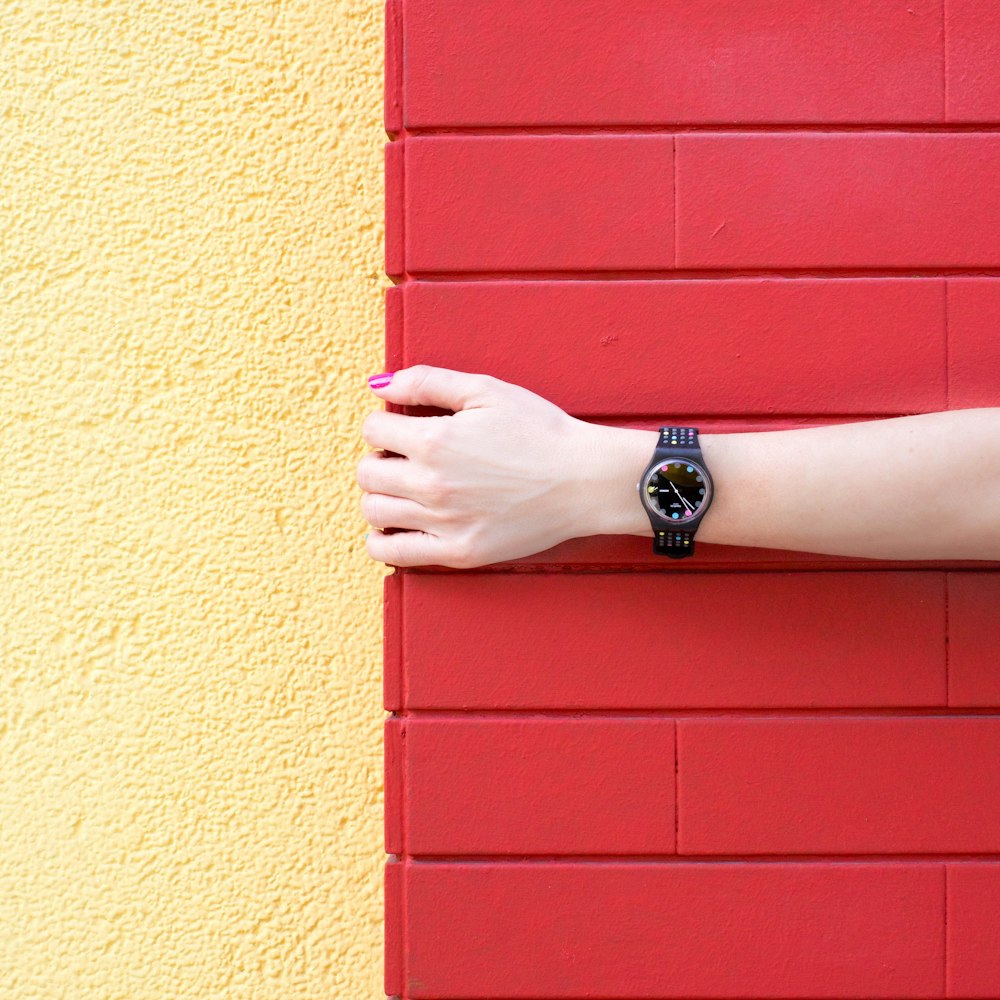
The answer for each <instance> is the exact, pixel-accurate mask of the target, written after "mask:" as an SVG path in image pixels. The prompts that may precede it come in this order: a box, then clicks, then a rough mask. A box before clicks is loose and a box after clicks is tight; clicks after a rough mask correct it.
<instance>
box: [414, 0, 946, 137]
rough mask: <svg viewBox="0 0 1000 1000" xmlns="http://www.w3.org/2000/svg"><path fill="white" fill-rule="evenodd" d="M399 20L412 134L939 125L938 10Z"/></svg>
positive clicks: (594, 12) (834, 3)
mask: <svg viewBox="0 0 1000 1000" xmlns="http://www.w3.org/2000/svg"><path fill="white" fill-rule="evenodd" d="M950 2H951V0H949V3H950ZM405 9H406V16H405V44H406V53H407V74H406V82H405V89H406V123H407V125H408V126H409V127H411V128H413V127H416V126H432V125H486V126H490V125H508V126H509V125H558V124H571V125H572V124H575V125H607V124H612V125H613V124H623V125H636V124H639V125H642V124H656V123H661V122H668V123H669V122H694V123H700V122H719V123H726V124H728V123H733V122H748V123H749V122H779V123H780V122H938V121H941V120H942V109H943V105H944V100H943V73H942V60H943V51H942V41H941V26H942V18H941V2H940V0H907V2H906V3H894V2H893V3H886V2H884V0H831V2H827V3H823V4H807V3H806V4H804V3H790V2H789V0H741V2H740V4H739V6H738V8H737V7H734V6H733V4H732V3H731V2H730V0H708V2H705V0H699V2H697V3H678V4H671V5H670V6H669V9H668V10H666V11H665V9H664V5H663V3H662V2H661V0H629V3H628V4H627V5H625V6H624V7H623V5H622V4H621V3H620V2H615V0H603V2H590V3H587V4H586V5H581V4H580V2H579V0H545V2H543V3H539V2H537V0H503V2H502V3H471V4H470V3H469V2H468V0H407V2H406V5H405ZM734 14H735V15H736V16H734Z"/></svg>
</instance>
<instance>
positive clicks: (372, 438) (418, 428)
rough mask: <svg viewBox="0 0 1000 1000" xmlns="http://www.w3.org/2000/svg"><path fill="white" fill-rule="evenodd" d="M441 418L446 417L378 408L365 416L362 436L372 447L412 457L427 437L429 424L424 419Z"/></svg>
mask: <svg viewBox="0 0 1000 1000" xmlns="http://www.w3.org/2000/svg"><path fill="white" fill-rule="evenodd" d="M441 419H445V418H441V417H408V416H406V415H405V414H402V413H388V412H386V411H384V410H376V411H375V412H373V413H369V414H368V416H367V417H365V420H364V423H363V424H362V425H361V437H362V438H364V440H365V443H366V444H367V445H368V446H369V447H371V448H381V449H382V450H383V451H394V452H395V453H396V454H397V455H406V456H407V457H408V458H412V457H413V456H414V455H415V454H416V453H417V452H418V451H419V450H420V443H421V441H422V440H423V439H424V438H425V437H426V429H427V424H426V423H423V421H427V420H430V421H434V420H441Z"/></svg>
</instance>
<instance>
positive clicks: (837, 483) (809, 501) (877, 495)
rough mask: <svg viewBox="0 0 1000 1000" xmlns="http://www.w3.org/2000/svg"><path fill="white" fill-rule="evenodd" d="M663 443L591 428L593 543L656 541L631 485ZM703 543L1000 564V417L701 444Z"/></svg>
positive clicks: (725, 438) (985, 413)
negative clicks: (600, 539) (709, 484)
mask: <svg viewBox="0 0 1000 1000" xmlns="http://www.w3.org/2000/svg"><path fill="white" fill-rule="evenodd" d="M657 438H658V434H657V432H656V431H642V430H634V429H627V428H624V429H623V428H611V427H606V426H602V427H597V425H594V428H593V437H592V443H591V446H590V447H591V455H592V459H591V460H590V461H591V463H592V468H593V469H594V472H595V475H596V477H597V479H598V481H599V483H600V484H601V488H600V489H598V490H597V491H595V493H594V494H592V495H595V496H601V497H602V498H603V499H605V500H608V501H610V502H609V503H607V504H606V505H605V506H604V507H603V508H602V509H600V510H597V509H596V508H595V510H594V513H593V520H592V521H591V525H592V527H593V528H594V530H593V531H592V532H591V533H594V534H598V533H600V534H604V533H607V534H635V535H646V536H649V537H652V533H653V532H652V527H651V526H650V523H649V519H648V518H647V517H646V514H645V512H644V511H643V508H642V506H641V503H640V501H639V497H638V494H637V493H636V489H635V484H636V483H637V482H638V481H639V477H640V474H641V473H642V470H643V469H644V468H645V467H646V465H647V464H648V462H649V460H650V458H651V457H652V454H653V449H654V448H655V446H656V442H657ZM699 438H700V444H701V449H702V454H703V455H704V457H705V462H706V464H707V466H708V468H709V471H710V472H711V473H712V479H713V481H714V484H715V498H714V500H713V502H712V505H711V507H710V508H709V510H708V512H707V513H706V514H705V516H704V518H703V519H702V522H701V526H700V527H699V529H698V535H697V538H698V541H700V542H702V541H703V542H710V543H717V544H723V545H742V546H757V547H762V548H773V549H794V550H798V551H804V552H817V553H824V554H829V555H846V556H862V557H869V558H876V559H986V560H1000V408H990V409H973V410H954V411H949V412H942V413H927V414H919V415H916V416H910V417H896V418H891V419H885V420H866V421H861V422H858V423H847V424H832V425H828V426H824V427H812V428H805V429H796V430H786V431H766V432H748V433H742V434H706V433H702V434H700V435H699Z"/></svg>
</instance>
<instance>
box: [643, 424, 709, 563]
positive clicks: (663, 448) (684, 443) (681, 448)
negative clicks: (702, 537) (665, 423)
mask: <svg viewBox="0 0 1000 1000" xmlns="http://www.w3.org/2000/svg"><path fill="white" fill-rule="evenodd" d="M688 452H690V453H691V454H692V455H693V456H697V457H698V458H699V459H700V458H701V447H700V446H699V444H698V428H697V427H661V428H660V440H659V441H658V442H657V445H656V452H655V454H656V455H661V453H662V455H663V457H667V456H670V455H684V454H687V453H688ZM695 530H697V529H695ZM653 552H654V554H656V555H659V556H669V557H670V558H671V559H684V558H686V557H687V556H693V555H694V531H679V530H677V529H676V528H662V529H661V528H657V527H654V528H653Z"/></svg>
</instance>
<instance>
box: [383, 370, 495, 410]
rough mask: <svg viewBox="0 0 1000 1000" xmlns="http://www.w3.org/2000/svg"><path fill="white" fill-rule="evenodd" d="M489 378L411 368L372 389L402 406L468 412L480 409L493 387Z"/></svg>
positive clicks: (469, 373)
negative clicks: (380, 386) (474, 408)
mask: <svg viewBox="0 0 1000 1000" xmlns="http://www.w3.org/2000/svg"><path fill="white" fill-rule="evenodd" d="M496 381H497V380H496V379H494V378H493V377H492V376H490V375H478V374H473V373H471V372H457V371H454V370H453V369H451V368H435V367H433V366H432V365H412V366H411V367H409V368H401V369H400V370H399V371H397V372H394V373H393V376H392V379H391V380H390V381H389V383H388V384H387V385H384V386H382V388H375V387H373V388H372V392H374V393H375V394H376V395H377V396H378V397H379V398H380V399H385V400H388V401H389V402H390V403H398V404H400V405H403V406H436V407H438V408H440V409H444V410H453V411H455V412H458V411H459V410H468V409H472V408H473V407H476V406H482V405H483V403H484V402H485V400H486V399H487V397H488V395H489V392H490V389H491V387H492V386H494V385H495V384H496Z"/></svg>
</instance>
